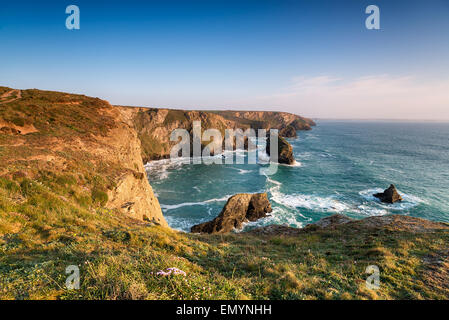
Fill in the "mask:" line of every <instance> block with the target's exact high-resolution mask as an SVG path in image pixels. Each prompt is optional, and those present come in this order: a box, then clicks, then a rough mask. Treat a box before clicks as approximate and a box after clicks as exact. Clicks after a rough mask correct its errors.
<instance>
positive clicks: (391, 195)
mask: <svg viewBox="0 0 449 320" xmlns="http://www.w3.org/2000/svg"><path fill="white" fill-rule="evenodd" d="M373 196H375V197H376V198H378V199H379V200H380V201H382V202H385V203H395V202H398V201H402V197H401V195H400V194H399V193H398V190H396V187H395V186H394V185H393V184H392V185H390V187H389V188H388V189H386V190H385V191H384V192H382V193H376V194H373Z"/></svg>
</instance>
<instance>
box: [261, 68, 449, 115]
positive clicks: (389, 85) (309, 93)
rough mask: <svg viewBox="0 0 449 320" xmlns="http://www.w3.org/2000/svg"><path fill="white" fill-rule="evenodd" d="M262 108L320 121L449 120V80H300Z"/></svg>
mask: <svg viewBox="0 0 449 320" xmlns="http://www.w3.org/2000/svg"><path fill="white" fill-rule="evenodd" d="M257 100H258V102H255V104H259V106H266V107H268V106H270V105H271V106H278V107H279V108H281V109H284V110H285V111H290V112H294V113H297V114H302V115H306V116H310V117H320V118H346V119H348V118H360V119H423V120H430V119H436V120H449V80H444V81H434V82H423V81H418V79H416V78H415V77H411V76H410V77H394V76H391V75H372V76H365V77H361V78H357V79H354V80H349V81H348V80H344V79H340V78H335V77H331V76H319V77H309V78H306V77H296V78H294V79H293V80H292V84H291V85H290V86H288V87H287V88H286V89H284V90H282V91H281V92H279V93H276V94H273V95H270V96H265V97H260V98H259V99H257Z"/></svg>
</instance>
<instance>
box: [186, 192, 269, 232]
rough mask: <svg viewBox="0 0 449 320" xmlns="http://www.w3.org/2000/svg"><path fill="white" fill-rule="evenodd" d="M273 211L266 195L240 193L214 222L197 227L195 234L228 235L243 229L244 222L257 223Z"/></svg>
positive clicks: (194, 229)
mask: <svg viewBox="0 0 449 320" xmlns="http://www.w3.org/2000/svg"><path fill="white" fill-rule="evenodd" d="M271 211H272V209H271V205H270V201H269V200H268V196H267V194H266V193H256V194H249V193H240V194H236V195H234V196H232V197H231V198H229V200H228V202H227V203H226V205H225V206H224V208H223V210H222V211H221V212H220V214H219V215H218V216H217V217H216V218H215V219H214V220H212V221H209V222H204V223H201V224H198V225H195V226H193V227H192V228H191V231H192V232H193V233H227V232H231V231H232V230H233V229H234V228H235V229H241V228H242V225H243V223H244V222H248V221H256V220H258V219H260V218H264V217H266V216H267V213H270V212H271Z"/></svg>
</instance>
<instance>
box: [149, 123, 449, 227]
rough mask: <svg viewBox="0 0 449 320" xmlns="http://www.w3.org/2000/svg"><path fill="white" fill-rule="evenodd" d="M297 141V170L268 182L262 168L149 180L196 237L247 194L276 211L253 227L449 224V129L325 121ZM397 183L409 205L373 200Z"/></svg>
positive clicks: (163, 170)
mask: <svg viewBox="0 0 449 320" xmlns="http://www.w3.org/2000/svg"><path fill="white" fill-rule="evenodd" d="M289 141H290V143H291V144H292V146H293V149H294V154H295V158H296V160H297V161H298V163H297V165H295V166H279V167H278V171H277V173H276V174H274V175H272V176H268V177H267V176H265V175H261V174H260V173H259V168H261V165H259V164H251V165H250V164H243V165H242V164H241V165H238V164H234V165H205V164H200V165H193V164H188V162H189V160H187V159H184V160H177V161H175V162H173V161H170V160H161V161H155V162H151V163H149V164H148V165H147V166H146V167H147V171H148V174H149V175H148V176H149V179H150V182H151V185H152V186H153V189H154V191H155V193H156V194H157V196H158V198H159V201H160V203H161V207H162V211H163V213H164V216H165V217H166V219H167V221H168V223H169V225H170V226H171V227H173V228H175V229H179V230H183V231H189V230H190V227H191V226H193V225H195V224H198V223H201V222H204V221H208V220H211V219H213V218H215V217H216V216H217V215H218V214H219V212H220V210H221V209H222V208H223V205H224V204H225V203H226V200H227V199H228V198H229V197H230V196H231V195H233V194H236V193H241V192H249V193H254V192H268V194H269V198H270V201H271V204H272V207H273V213H272V216H271V217H268V218H265V219H262V220H259V221H257V222H254V223H249V224H247V225H246V226H245V228H252V227H254V226H262V225H269V224H288V225H290V226H295V227H301V226H304V225H306V224H309V223H312V222H315V221H317V220H319V219H321V218H322V217H325V216H328V215H332V214H334V213H343V214H346V215H348V216H350V217H353V218H363V217H368V216H374V215H385V214H389V213H395V214H404V215H410V216H414V217H422V218H427V219H431V220H436V221H445V222H449V124H448V123H409V122H367V121H358V122H356V121H324V120H323V121H319V122H318V124H317V126H316V127H314V129H313V130H312V131H307V132H305V131H298V138H297V139H289ZM227 156H232V155H227ZM234 156H236V157H245V156H246V154H245V153H244V152H237V154H235V155H234ZM391 183H394V184H395V185H396V187H397V188H398V190H399V192H400V193H401V194H402V196H403V198H404V201H403V202H401V203H396V204H393V205H388V204H382V203H380V202H379V201H378V200H377V199H375V198H374V197H373V196H372V194H373V193H375V192H379V191H382V190H383V189H385V188H387V187H388V186H389V185H390V184H391Z"/></svg>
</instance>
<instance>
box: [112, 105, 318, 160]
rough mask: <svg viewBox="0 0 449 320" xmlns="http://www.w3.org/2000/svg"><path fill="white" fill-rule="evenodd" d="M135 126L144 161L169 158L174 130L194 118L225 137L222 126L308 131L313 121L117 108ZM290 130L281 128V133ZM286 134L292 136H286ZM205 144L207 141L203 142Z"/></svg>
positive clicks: (270, 115)
mask: <svg viewBox="0 0 449 320" xmlns="http://www.w3.org/2000/svg"><path fill="white" fill-rule="evenodd" d="M119 108H120V109H121V110H122V112H123V113H124V114H126V117H127V119H129V121H132V122H133V123H134V127H135V129H136V131H137V133H138V136H139V139H140V140H141V142H142V158H143V159H144V161H149V160H158V159H162V158H168V157H169V156H170V150H171V148H172V146H173V145H174V144H175V142H170V134H171V132H172V131H173V130H174V129H186V130H187V131H189V132H192V127H193V121H199V120H200V121H201V126H202V130H206V129H210V128H213V129H218V130H219V131H220V132H221V133H222V136H223V137H224V130H225V129H242V130H245V129H247V128H253V129H256V130H257V129H267V130H268V129H278V130H282V129H285V128H290V130H292V128H294V129H293V132H295V134H296V130H310V128H311V126H314V125H315V123H314V122H313V121H312V120H311V119H307V118H303V117H300V116H297V115H294V114H291V113H286V112H271V111H268V112H264V111H245V112H238V111H188V110H172V109H154V108H133V107H119ZM284 132H285V133H291V132H292V131H289V130H282V131H280V134H281V135H282V133H284ZM286 136H291V135H289V134H288V135H287V134H286ZM205 144H207V143H205Z"/></svg>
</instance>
